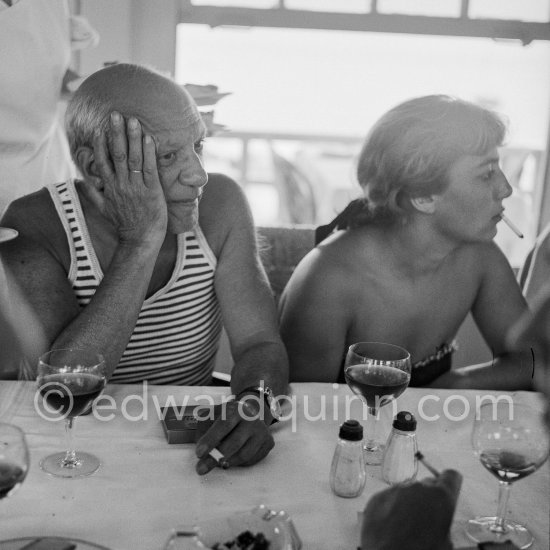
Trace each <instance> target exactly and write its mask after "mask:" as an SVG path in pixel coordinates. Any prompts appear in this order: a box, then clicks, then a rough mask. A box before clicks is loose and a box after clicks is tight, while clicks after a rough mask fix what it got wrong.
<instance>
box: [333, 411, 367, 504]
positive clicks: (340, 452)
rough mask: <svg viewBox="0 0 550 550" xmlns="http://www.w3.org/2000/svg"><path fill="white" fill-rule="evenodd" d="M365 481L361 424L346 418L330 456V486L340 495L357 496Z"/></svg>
mask: <svg viewBox="0 0 550 550" xmlns="http://www.w3.org/2000/svg"><path fill="white" fill-rule="evenodd" d="M365 481H366V474H365V460H364V458H363V426H361V424H359V422H357V420H346V421H345V422H344V423H343V424H342V425H341V426H340V433H339V439H338V443H337V444H336V449H335V450H334V456H333V457H332V466H331V468H330V487H331V489H332V490H333V492H334V493H335V494H337V495H338V496H340V497H347V498H351V497H357V496H359V495H360V494H361V492H362V491H363V489H364V487H365Z"/></svg>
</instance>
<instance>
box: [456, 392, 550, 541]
mask: <svg viewBox="0 0 550 550" xmlns="http://www.w3.org/2000/svg"><path fill="white" fill-rule="evenodd" d="M472 446H473V448H474V451H475V453H476V455H477V456H478V458H479V460H480V461H481V464H483V466H485V468H486V469H487V470H488V471H489V472H491V473H492V474H493V475H494V476H495V477H496V478H497V479H498V481H499V486H500V488H499V495H498V508H497V513H496V516H485V517H477V518H475V519H472V520H470V521H469V522H468V524H467V526H466V533H467V534H468V536H469V537H470V538H471V539H472V540H474V541H476V542H504V541H505V540H510V541H511V542H513V543H514V544H515V545H516V546H517V547H518V548H529V547H530V546H531V545H532V544H533V540H534V538H533V535H532V534H531V533H530V532H529V530H528V529H527V528H526V527H525V526H524V525H521V524H520V523H517V522H515V521H512V520H509V519H506V517H505V516H506V507H507V504H508V497H509V495H510V487H511V484H512V482H515V481H518V480H519V479H522V478H524V477H526V476H528V475H530V474H532V473H533V472H534V471H536V470H537V469H538V468H539V467H540V466H541V465H542V464H543V463H544V461H545V460H546V459H547V458H548V453H549V449H550V442H549V439H548V432H547V430H546V426H545V425H544V421H543V419H542V414H541V413H540V412H538V411H535V410H534V409H531V408H530V407H527V406H525V405H518V404H516V403H505V402H498V403H493V402H491V403H485V404H484V405H482V406H481V407H480V408H479V411H478V413H477V416H476V420H475V422H474V429H473V432H472Z"/></svg>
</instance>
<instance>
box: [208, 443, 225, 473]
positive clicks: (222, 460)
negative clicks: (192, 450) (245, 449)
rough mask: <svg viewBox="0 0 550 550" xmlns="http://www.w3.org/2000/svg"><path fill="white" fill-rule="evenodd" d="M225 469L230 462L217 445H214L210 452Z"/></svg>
mask: <svg viewBox="0 0 550 550" xmlns="http://www.w3.org/2000/svg"><path fill="white" fill-rule="evenodd" d="M208 454H209V455H210V456H211V457H212V458H213V459H214V460H215V461H216V462H217V463H218V464H219V465H220V466H221V467H222V468H223V469H224V470H227V468H229V462H228V461H227V460H226V458H225V457H224V456H223V454H222V453H220V451H218V449H216V447H214V448H213V449H212V450H211V451H210V452H209V453H208Z"/></svg>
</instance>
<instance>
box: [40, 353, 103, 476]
mask: <svg viewBox="0 0 550 550" xmlns="http://www.w3.org/2000/svg"><path fill="white" fill-rule="evenodd" d="M37 382H38V390H39V392H40V395H41V396H42V398H43V400H44V403H43V404H44V409H45V412H47V413H48V415H58V416H59V417H60V419H63V418H64V419H65V434H66V446H67V451H66V452H62V453H55V454H53V455H50V456H47V457H45V458H44V459H42V461H41V462H40V467H41V468H42V469H43V470H44V471H45V472H48V473H49V474H52V475H55V476H59V477H67V478H73V477H82V476H87V475H90V474H93V473H94V472H95V471H96V470H97V469H98V468H99V466H100V464H101V463H100V461H99V459H98V458H97V457H96V456H94V455H92V454H89V453H83V452H80V451H79V452H78V453H77V452H76V451H75V450H74V447H73V441H72V439H73V437H72V436H73V424H74V420H75V417H77V416H79V415H82V414H86V413H87V412H89V410H90V409H91V406H92V402H93V401H94V399H96V397H98V396H99V395H100V394H101V392H102V391H103V388H104V387H105V385H106V383H107V379H106V376H105V360H104V359H103V356H101V355H99V354H97V353H94V352H91V351H88V350H85V349H57V350H51V351H49V352H47V353H45V354H44V355H42V356H41V357H40V359H39V361H38V379H37ZM42 416H43V417H45V415H42Z"/></svg>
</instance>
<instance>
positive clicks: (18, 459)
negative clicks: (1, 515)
mask: <svg viewBox="0 0 550 550" xmlns="http://www.w3.org/2000/svg"><path fill="white" fill-rule="evenodd" d="M28 470H29V450H28V448H27V442H26V440H25V434H24V433H23V432H22V431H21V430H20V429H19V428H18V427H17V426H14V425H13V424H4V423H3V422H0V500H2V499H3V498H5V497H9V496H11V495H12V494H13V493H14V492H15V491H16V490H17V488H18V487H19V486H20V485H21V483H23V481H24V479H25V477H26V476H27V472H28Z"/></svg>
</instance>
